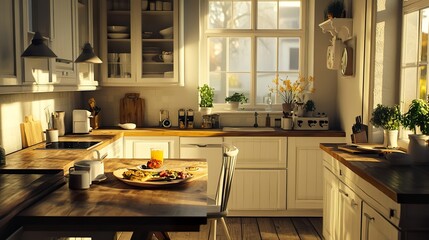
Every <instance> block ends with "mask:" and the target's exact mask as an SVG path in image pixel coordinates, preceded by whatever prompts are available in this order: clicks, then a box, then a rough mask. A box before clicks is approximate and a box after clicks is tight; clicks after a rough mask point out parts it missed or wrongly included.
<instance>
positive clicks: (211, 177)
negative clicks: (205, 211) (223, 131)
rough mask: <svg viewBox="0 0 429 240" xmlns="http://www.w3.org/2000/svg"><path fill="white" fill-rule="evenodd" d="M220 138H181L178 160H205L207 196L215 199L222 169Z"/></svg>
mask: <svg viewBox="0 0 429 240" xmlns="http://www.w3.org/2000/svg"><path fill="white" fill-rule="evenodd" d="M222 141H223V139H222V138H221V137H181V138H180V158H202V159H206V161H207V165H208V182H207V195H208V196H209V197H210V198H213V199H214V198H215V196H216V190H217V185H218V182H219V175H220V172H221V167H222Z"/></svg>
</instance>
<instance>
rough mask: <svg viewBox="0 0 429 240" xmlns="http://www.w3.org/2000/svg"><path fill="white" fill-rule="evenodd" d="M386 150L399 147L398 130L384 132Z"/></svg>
mask: <svg viewBox="0 0 429 240" xmlns="http://www.w3.org/2000/svg"><path fill="white" fill-rule="evenodd" d="M383 145H384V147H385V148H397V147H398V130H384V143H383Z"/></svg>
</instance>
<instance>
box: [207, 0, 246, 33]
mask: <svg viewBox="0 0 429 240" xmlns="http://www.w3.org/2000/svg"><path fill="white" fill-rule="evenodd" d="M251 12H252V4H251V2H250V1H209V18H208V28H209V29H228V28H229V29H250V21H251Z"/></svg>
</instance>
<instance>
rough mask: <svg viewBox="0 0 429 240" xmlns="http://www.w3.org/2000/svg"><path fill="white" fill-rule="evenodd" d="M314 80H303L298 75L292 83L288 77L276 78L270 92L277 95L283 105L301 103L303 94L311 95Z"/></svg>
mask: <svg viewBox="0 0 429 240" xmlns="http://www.w3.org/2000/svg"><path fill="white" fill-rule="evenodd" d="M313 82H314V78H313V77H312V76H310V77H308V78H305V77H304V76H302V75H299V77H298V79H297V80H295V81H294V82H292V81H291V80H290V79H289V78H288V77H286V79H281V78H279V77H278V76H277V77H276V78H275V79H274V80H273V83H274V84H275V86H274V87H270V92H273V93H277V95H278V96H280V97H281V98H282V100H283V103H303V102H304V94H305V93H313V92H314V91H315V89H314V87H313Z"/></svg>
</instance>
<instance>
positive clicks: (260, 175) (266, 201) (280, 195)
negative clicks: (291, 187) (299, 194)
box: [228, 169, 286, 210]
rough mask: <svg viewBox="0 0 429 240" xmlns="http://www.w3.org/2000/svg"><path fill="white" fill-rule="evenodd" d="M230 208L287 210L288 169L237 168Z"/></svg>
mask: <svg viewBox="0 0 429 240" xmlns="http://www.w3.org/2000/svg"><path fill="white" fill-rule="evenodd" d="M228 209H230V210H286V170H246V169H236V171H235V174H234V180H233V184H232V189H231V195H230V201H229V205H228Z"/></svg>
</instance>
